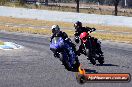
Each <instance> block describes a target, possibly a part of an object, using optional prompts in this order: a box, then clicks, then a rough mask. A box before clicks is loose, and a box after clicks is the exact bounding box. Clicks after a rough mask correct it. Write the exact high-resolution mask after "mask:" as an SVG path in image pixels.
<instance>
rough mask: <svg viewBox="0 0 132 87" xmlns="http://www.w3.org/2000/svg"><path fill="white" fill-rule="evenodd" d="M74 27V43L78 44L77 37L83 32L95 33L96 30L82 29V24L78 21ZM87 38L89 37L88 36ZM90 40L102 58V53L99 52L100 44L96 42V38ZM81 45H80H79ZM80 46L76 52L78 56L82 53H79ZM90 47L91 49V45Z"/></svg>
mask: <svg viewBox="0 0 132 87" xmlns="http://www.w3.org/2000/svg"><path fill="white" fill-rule="evenodd" d="M74 27H75V34H74V36H75V42H76V43H79V36H80V34H81V33H83V32H90V33H91V32H92V31H95V30H96V29H95V28H90V27H83V26H82V23H81V22H80V21H77V22H76V23H75V24H74ZM89 37H91V36H90V35H89ZM91 40H94V41H95V43H96V46H97V49H98V51H99V52H98V53H100V56H102V54H103V52H102V51H101V45H100V42H99V41H98V39H97V38H94V37H91ZM81 45H82V43H81ZM81 45H80V46H79V50H78V51H77V54H78V55H80V54H81V53H82V52H81ZM90 47H92V44H90Z"/></svg>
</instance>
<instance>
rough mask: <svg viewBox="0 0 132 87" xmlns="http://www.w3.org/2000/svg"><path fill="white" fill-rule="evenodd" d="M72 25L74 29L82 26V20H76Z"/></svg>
mask: <svg viewBox="0 0 132 87" xmlns="http://www.w3.org/2000/svg"><path fill="white" fill-rule="evenodd" d="M74 27H75V29H76V28H79V27H82V22H80V21H77V22H76V23H75V24H74Z"/></svg>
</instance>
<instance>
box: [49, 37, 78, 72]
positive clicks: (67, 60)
mask: <svg viewBox="0 0 132 87" xmlns="http://www.w3.org/2000/svg"><path fill="white" fill-rule="evenodd" d="M50 50H51V51H52V52H53V53H54V55H55V57H57V58H59V59H60V61H61V62H62V64H63V65H64V66H65V68H66V69H67V70H77V69H78V67H79V65H80V63H79V61H78V57H77V56H76V54H75V50H74V49H73V47H72V46H70V44H69V43H68V42H67V41H65V40H63V39H62V37H54V38H53V39H52V41H51V43H50Z"/></svg>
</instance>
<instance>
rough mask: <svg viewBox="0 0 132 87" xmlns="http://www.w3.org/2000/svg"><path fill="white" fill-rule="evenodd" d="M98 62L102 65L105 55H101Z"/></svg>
mask: <svg viewBox="0 0 132 87" xmlns="http://www.w3.org/2000/svg"><path fill="white" fill-rule="evenodd" d="M98 62H99V63H100V64H101V65H102V64H103V63H104V57H99V59H98Z"/></svg>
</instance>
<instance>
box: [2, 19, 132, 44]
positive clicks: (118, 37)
mask: <svg viewBox="0 0 132 87" xmlns="http://www.w3.org/2000/svg"><path fill="white" fill-rule="evenodd" d="M0 21H2V22H6V23H7V22H9V23H15V24H31V25H35V26H40V25H41V26H52V25H53V24H58V25H59V26H60V27H68V28H73V23H68V22H59V21H45V20H32V19H18V18H11V17H0ZM84 26H89V27H95V28H96V29H97V30H109V31H117V32H131V33H132V28H130V27H120V26H102V25H96V24H84ZM0 30H6V31H9V32H26V33H32V34H42V35H51V30H50V29H32V28H28V27H27V28H22V27H19V28H16V27H12V26H5V25H0ZM63 31H65V32H66V33H67V34H68V35H69V37H73V35H74V30H68V29H67V30H66V29H65V30H63ZM91 35H93V36H94V37H97V38H99V39H103V40H113V41H118V42H127V43H132V35H131V34H127V35H122V34H116V33H115V34H113V33H97V32H96V33H92V34H91Z"/></svg>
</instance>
